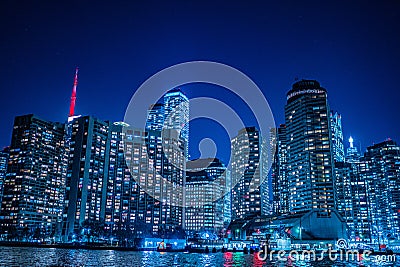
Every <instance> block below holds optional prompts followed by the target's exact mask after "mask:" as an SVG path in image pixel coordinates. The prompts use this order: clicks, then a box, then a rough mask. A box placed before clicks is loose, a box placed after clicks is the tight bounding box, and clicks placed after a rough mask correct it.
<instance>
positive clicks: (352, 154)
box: [346, 136, 360, 163]
mask: <svg viewBox="0 0 400 267" xmlns="http://www.w3.org/2000/svg"><path fill="white" fill-rule="evenodd" d="M349 143H350V146H349V147H348V148H347V151H346V162H349V163H358V162H359V161H360V152H359V151H358V149H357V147H355V146H354V139H353V137H351V136H350V138H349Z"/></svg>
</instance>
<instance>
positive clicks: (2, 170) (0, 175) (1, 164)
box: [0, 147, 9, 211]
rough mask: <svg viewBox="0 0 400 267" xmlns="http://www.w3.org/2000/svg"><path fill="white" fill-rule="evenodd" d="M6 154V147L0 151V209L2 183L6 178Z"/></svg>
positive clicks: (7, 151)
mask: <svg viewBox="0 0 400 267" xmlns="http://www.w3.org/2000/svg"><path fill="white" fill-rule="evenodd" d="M8 154H9V148H8V147H7V148H4V149H3V150H2V151H0V211H1V201H2V199H3V183H4V180H5V178H6V173H7V166H8Z"/></svg>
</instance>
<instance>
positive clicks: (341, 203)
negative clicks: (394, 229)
mask: <svg viewBox="0 0 400 267" xmlns="http://www.w3.org/2000/svg"><path fill="white" fill-rule="evenodd" d="M349 143H350V147H349V148H347V152H346V163H341V162H340V163H339V162H336V163H335V174H336V198H337V209H338V211H339V213H340V214H341V215H342V216H343V218H344V219H345V221H346V223H347V225H348V231H349V238H350V240H352V241H355V242H358V241H360V242H371V224H372V222H371V216H370V206H369V199H368V187H367V181H366V180H365V179H364V177H362V176H361V175H360V154H359V152H358V150H357V148H356V147H354V146H353V138H351V137H350V138H349Z"/></svg>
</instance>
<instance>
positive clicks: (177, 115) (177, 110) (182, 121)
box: [164, 89, 189, 159]
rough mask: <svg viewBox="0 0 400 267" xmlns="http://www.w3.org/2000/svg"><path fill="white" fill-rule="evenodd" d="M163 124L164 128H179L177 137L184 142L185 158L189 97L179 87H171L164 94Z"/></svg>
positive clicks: (187, 139)
mask: <svg viewBox="0 0 400 267" xmlns="http://www.w3.org/2000/svg"><path fill="white" fill-rule="evenodd" d="M164 124H165V128H166V129H174V130H180V134H179V137H180V138H182V140H183V141H184V142H185V147H186V149H185V153H186V159H187V158H188V146H189V99H188V98H187V96H186V95H185V94H184V93H183V92H182V91H181V90H180V89H172V90H170V91H168V92H167V93H166V94H165V95H164Z"/></svg>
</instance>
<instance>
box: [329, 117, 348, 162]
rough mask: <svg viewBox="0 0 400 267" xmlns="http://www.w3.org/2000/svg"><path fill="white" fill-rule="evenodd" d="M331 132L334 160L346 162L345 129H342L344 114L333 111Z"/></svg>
mask: <svg viewBox="0 0 400 267" xmlns="http://www.w3.org/2000/svg"><path fill="white" fill-rule="evenodd" d="M330 119H331V132H332V133H331V134H332V153H333V160H334V161H336V162H344V161H345V156H344V145H343V131H342V116H341V115H340V114H339V113H337V112H333V111H331V113H330Z"/></svg>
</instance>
